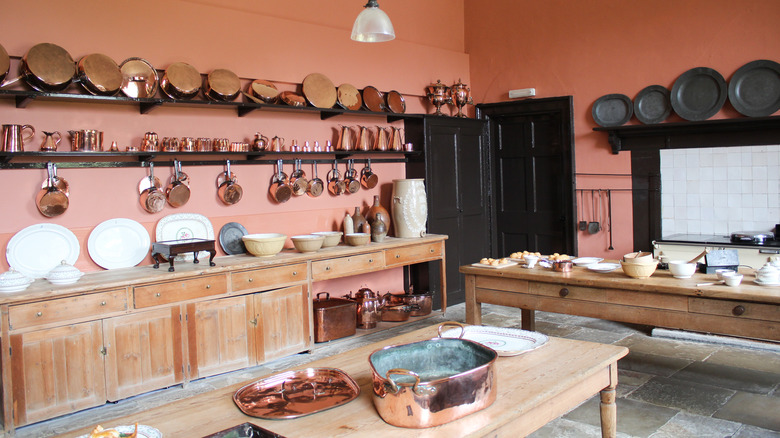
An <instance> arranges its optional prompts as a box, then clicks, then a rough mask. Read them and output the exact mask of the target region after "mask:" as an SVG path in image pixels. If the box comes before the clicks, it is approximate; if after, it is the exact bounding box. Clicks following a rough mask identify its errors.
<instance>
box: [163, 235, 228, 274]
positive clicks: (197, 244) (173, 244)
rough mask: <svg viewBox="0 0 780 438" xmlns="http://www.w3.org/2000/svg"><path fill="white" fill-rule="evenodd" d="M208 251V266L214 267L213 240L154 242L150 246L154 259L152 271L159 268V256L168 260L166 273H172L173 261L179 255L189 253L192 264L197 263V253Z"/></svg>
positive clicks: (215, 253) (214, 251)
mask: <svg viewBox="0 0 780 438" xmlns="http://www.w3.org/2000/svg"><path fill="white" fill-rule="evenodd" d="M200 251H208V252H209V254H211V257H209V266H216V265H217V264H216V263H214V256H216V255H217V250H216V249H215V246H214V241H213V240H206V239H195V238H193V239H183V240H167V241H164V242H154V243H153V244H152V258H153V259H154V269H157V268H159V267H160V256H163V257H165V258H166V259H168V263H170V266H169V267H168V272H173V271H174V269H173V260H174V259H175V258H176V256H177V255H179V254H186V253H188V252H191V253H192V254H193V257H194V259H193V261H192V263H199V261H198V252H200Z"/></svg>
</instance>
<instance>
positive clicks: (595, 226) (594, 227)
mask: <svg viewBox="0 0 780 438" xmlns="http://www.w3.org/2000/svg"><path fill="white" fill-rule="evenodd" d="M590 203H591V206H592V207H593V210H592V213H593V215H592V216H591V219H592V220H591V221H590V222H588V233H590V234H596V233H598V232H599V228H600V227H601V226H600V225H599V223H598V221H597V220H596V191H595V190H591V191H590Z"/></svg>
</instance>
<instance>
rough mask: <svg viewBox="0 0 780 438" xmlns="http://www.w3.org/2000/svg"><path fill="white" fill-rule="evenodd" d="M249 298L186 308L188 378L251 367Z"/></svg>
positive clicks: (253, 356)
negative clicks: (188, 359)
mask: <svg viewBox="0 0 780 438" xmlns="http://www.w3.org/2000/svg"><path fill="white" fill-rule="evenodd" d="M253 323H254V324H255V325H256V324H257V320H256V318H255V317H254V313H253V311H252V298H251V296H238V297H232V298H223V299H219V300H212V301H204V302H200V303H192V304H189V305H188V306H187V330H188V331H187V333H188V335H189V336H188V342H189V357H190V378H191V379H195V378H199V377H204V376H210V375H214V374H219V373H224V372H228V371H233V370H237V369H241V368H246V367H249V366H253V365H255V364H256V363H257V361H256V349H255V325H252V324H253Z"/></svg>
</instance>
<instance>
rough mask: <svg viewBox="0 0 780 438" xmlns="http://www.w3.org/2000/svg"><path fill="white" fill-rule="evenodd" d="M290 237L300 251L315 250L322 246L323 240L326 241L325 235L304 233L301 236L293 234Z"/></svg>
mask: <svg viewBox="0 0 780 438" xmlns="http://www.w3.org/2000/svg"><path fill="white" fill-rule="evenodd" d="M290 239H291V240H292V242H293V245H295V249H297V250H298V252H314V251H318V250H319V249H320V248H322V242H323V241H325V236H317V235H315V234H304V235H301V236H292V237H291V238H290Z"/></svg>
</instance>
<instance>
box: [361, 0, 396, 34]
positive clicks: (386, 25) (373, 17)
mask: <svg viewBox="0 0 780 438" xmlns="http://www.w3.org/2000/svg"><path fill="white" fill-rule="evenodd" d="M364 8H365V9H363V12H361V13H360V15H358V17H357V19H356V20H355V25H354V26H352V39H353V40H355V41H360V42H362V43H380V42H382V41H390V40H392V39H394V38H395V31H394V30H393V23H391V22H390V17H388V16H387V14H385V11H383V10H381V9H379V3H377V0H368V3H366V5H365V6H364Z"/></svg>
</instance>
